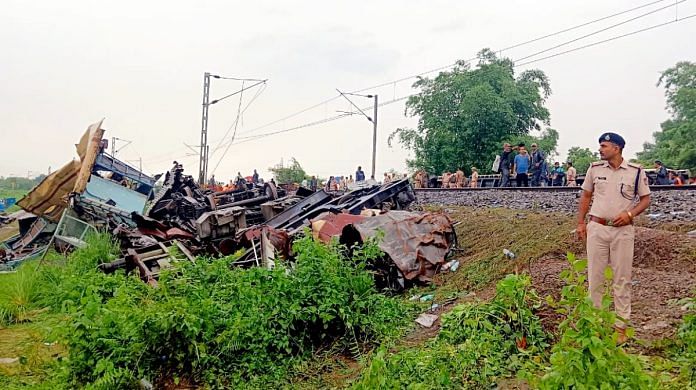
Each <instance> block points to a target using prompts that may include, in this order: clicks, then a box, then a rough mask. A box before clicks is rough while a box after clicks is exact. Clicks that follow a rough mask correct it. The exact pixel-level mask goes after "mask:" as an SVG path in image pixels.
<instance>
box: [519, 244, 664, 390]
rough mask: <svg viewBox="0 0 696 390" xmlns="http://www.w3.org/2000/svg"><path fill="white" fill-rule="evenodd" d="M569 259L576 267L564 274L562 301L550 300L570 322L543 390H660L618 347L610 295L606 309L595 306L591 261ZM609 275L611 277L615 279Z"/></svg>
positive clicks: (556, 348)
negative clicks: (589, 275) (588, 269)
mask: <svg viewBox="0 0 696 390" xmlns="http://www.w3.org/2000/svg"><path fill="white" fill-rule="evenodd" d="M568 260H569V262H570V263H571V268H570V269H568V270H565V271H563V272H562V273H561V277H562V278H563V280H565V282H566V285H565V286H564V287H563V289H562V291H561V299H560V301H558V302H556V303H553V302H551V303H552V304H554V305H555V306H556V307H557V311H558V312H559V313H561V314H563V315H564V316H565V317H566V318H565V320H563V322H561V324H560V325H559V330H560V332H561V336H560V340H559V341H558V342H557V343H556V344H555V345H554V346H553V348H552V349H551V357H550V364H551V365H550V367H548V368H547V372H546V374H545V375H544V376H543V377H542V378H541V380H540V381H538V383H537V385H538V386H539V387H540V388H541V389H561V388H576V389H584V388H588V389H592V388H611V389H647V388H654V387H656V386H657V384H656V381H655V379H654V378H653V377H651V376H650V375H648V374H647V373H646V372H645V371H644V370H643V367H642V364H641V362H640V360H639V359H638V358H637V357H636V356H634V355H630V354H628V353H626V352H625V351H624V350H623V349H622V348H621V347H620V346H619V345H617V343H616V339H617V333H616V331H615V330H614V324H615V322H616V315H615V314H614V313H613V312H612V311H610V310H609V307H610V305H611V299H610V298H609V296H608V295H605V298H604V301H603V305H602V307H601V308H595V307H594V305H593V304H592V301H591V300H590V298H589V296H588V293H587V288H586V287H585V280H586V277H585V274H584V270H585V268H586V267H587V261H586V260H576V259H575V256H573V255H572V254H569V255H568ZM609 271H610V270H609V269H607V273H606V277H607V278H611V274H610V272H609ZM629 331H630V330H629ZM630 333H631V332H629V335H630ZM533 382H536V381H535V380H533Z"/></svg>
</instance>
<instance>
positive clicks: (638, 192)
mask: <svg viewBox="0 0 696 390" xmlns="http://www.w3.org/2000/svg"><path fill="white" fill-rule="evenodd" d="M625 144H626V142H625V141H624V139H623V138H622V137H621V136H620V135H618V134H615V133H604V134H602V136H601V137H600V138H599V155H600V157H601V159H602V161H598V162H595V163H592V166H591V167H590V169H588V171H587V175H586V176H585V181H584V182H583V184H582V189H583V192H582V197H581V198H580V205H579V207H578V227H577V229H576V232H577V234H578V236H579V237H580V238H582V239H583V240H586V241H587V260H588V262H587V263H588V269H587V273H588V281H589V284H590V296H591V298H592V302H593V303H594V305H595V306H596V307H601V305H602V293H603V291H604V270H605V268H606V267H607V264H608V265H609V266H611V268H612V271H613V284H612V287H613V292H614V307H615V309H616V314H617V315H618V317H619V319H618V320H617V323H616V324H615V325H614V326H615V328H616V331H617V333H618V339H617V342H618V343H624V342H625V341H626V340H627V336H626V324H627V323H628V321H629V319H630V316H631V269H632V266H633V248H634V246H633V245H634V238H635V230H634V227H633V219H634V218H635V217H636V216H638V214H640V213H642V212H643V211H644V210H645V209H646V208H648V206H649V205H650V187H648V178H647V176H646V175H645V171H644V170H643V169H642V168H641V166H640V165H637V164H632V163H629V162H627V161H626V160H624V158H623V157H622V155H621V153H622V151H623V148H624V145H625ZM593 195H594V200H593ZM636 197H638V198H639V201H638V202H637V203H636V202H635V199H636ZM591 200H592V208H591V209H590V201H591ZM588 211H589V219H590V222H589V223H588V224H587V225H586V224H585V216H586V215H587V213H588Z"/></svg>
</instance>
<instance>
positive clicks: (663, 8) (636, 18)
mask: <svg viewBox="0 0 696 390" xmlns="http://www.w3.org/2000/svg"><path fill="white" fill-rule="evenodd" d="M685 1H686V0H681V1H678V2H675V3H674V4H670V5H667V6H665V7H661V8H658V9H655V10H652V11H650V12H646V13H644V14H641V15H638V16H634V17H632V18H630V19H627V20H624V21H623V22H619V23H616V24H612V25H611V26H607V27H605V28H602V29H600V30H596V31H593V32H591V33H588V34H585V35H582V36H580V37H577V38H574V39H571V40H569V41H565V42H562V43H559V44H558V45H555V46H551V47H549V48H547V49H544V50H540V51H538V52H535V53H532V54H530V55H527V56H524V57H522V58H518V59H516V60H515V61H523V60H526V59H529V58H532V57H536V56H538V55H539V54H543V53H546V52H549V51H551V50H554V49H558V48H559V47H562V46H566V45H569V44H571V43H573V42H577V41H579V40H581V39H585V38H588V37H591V36H593V35H597V34H599V33H603V32H605V31H607V30H611V29H612V28H616V27H619V26H622V25H624V24H626V23H630V22H633V21H635V20H638V19H641V18H644V17H646V16H649V15H652V14H654V13H657V12H660V11H664V10H666V9H668V8H672V7H676V6H677V4H680V3H683V2H685Z"/></svg>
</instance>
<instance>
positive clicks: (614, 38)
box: [237, 0, 696, 144]
mask: <svg viewBox="0 0 696 390" xmlns="http://www.w3.org/2000/svg"><path fill="white" fill-rule="evenodd" d="M682 1H685V0H682ZM693 17H696V14H692V15H689V16H685V17H682V18H678V19H674V20H670V21H668V22H665V23H660V24H656V25H653V26H650V27H646V28H642V29H640V30H636V31H632V32H630V33H626V34H622V35H618V36H615V37H612V38H608V39H604V40H601V41H597V42H593V43H590V44H587V45H584V46H580V47H577V48H573V49H570V50H566V51H563V52H560V53H555V54H552V55H549V56H546V57H542V58H537V59H534V60H531V61H527V62H523V63H520V64H515V67H518V66H523V65H527V64H531V63H534V62H538V61H542V60H545V59H549V58H553V57H558V56H560V55H564V54H568V53H572V52H575V51H578V50H582V49H586V48H588V47H592V46H597V45H600V44H602V43H606V42H610V41H614V40H617V39H620V38H624V37H627V36H630V35H635V34H638V33H641V32H644V31H648V30H652V29H655V28H658V27H663V26H666V25H669V24H672V23H676V22H679V21H683V20H686V19H690V18H693ZM524 58H529V56H528V57H523V59H524ZM358 92H361V91H358ZM411 96H414V94H411V95H407V96H403V97H400V98H397V99H394V100H391V101H388V102H385V103H382V104H380V105H379V106H383V105H388V104H393V103H396V102H398V101H401V100H405V99H408V98H409V97H411ZM365 109H369V107H367V108H365ZM350 115H352V114H350V113H347V114H341V115H336V116H334V117H331V118H327V119H325V120H320V121H315V122H310V123H307V124H304V125H299V126H295V127H291V128H289V129H283V130H278V131H274V132H270V133H263V134H259V135H255V136H249V137H240V139H243V140H244V141H241V142H238V143H237V144H239V143H243V142H248V141H253V140H257V139H260V138H265V137H268V136H272V135H277V134H282V133H287V132H291V131H296V130H300V129H304V128H307V127H311V126H316V125H319V124H324V123H327V122H333V121H335V120H338V119H342V118H344V117H346V116H350Z"/></svg>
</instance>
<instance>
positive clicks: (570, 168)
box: [566, 161, 578, 187]
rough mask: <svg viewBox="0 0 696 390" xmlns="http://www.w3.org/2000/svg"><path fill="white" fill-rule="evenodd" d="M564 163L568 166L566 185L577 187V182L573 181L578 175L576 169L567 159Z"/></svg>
mask: <svg viewBox="0 0 696 390" xmlns="http://www.w3.org/2000/svg"><path fill="white" fill-rule="evenodd" d="M566 165H567V166H568V184H567V186H568V187H577V185H578V184H577V182H576V181H575V179H576V178H577V177H578V171H577V170H576V169H575V167H574V166H573V163H572V162H570V161H568V162H567V163H566Z"/></svg>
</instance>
